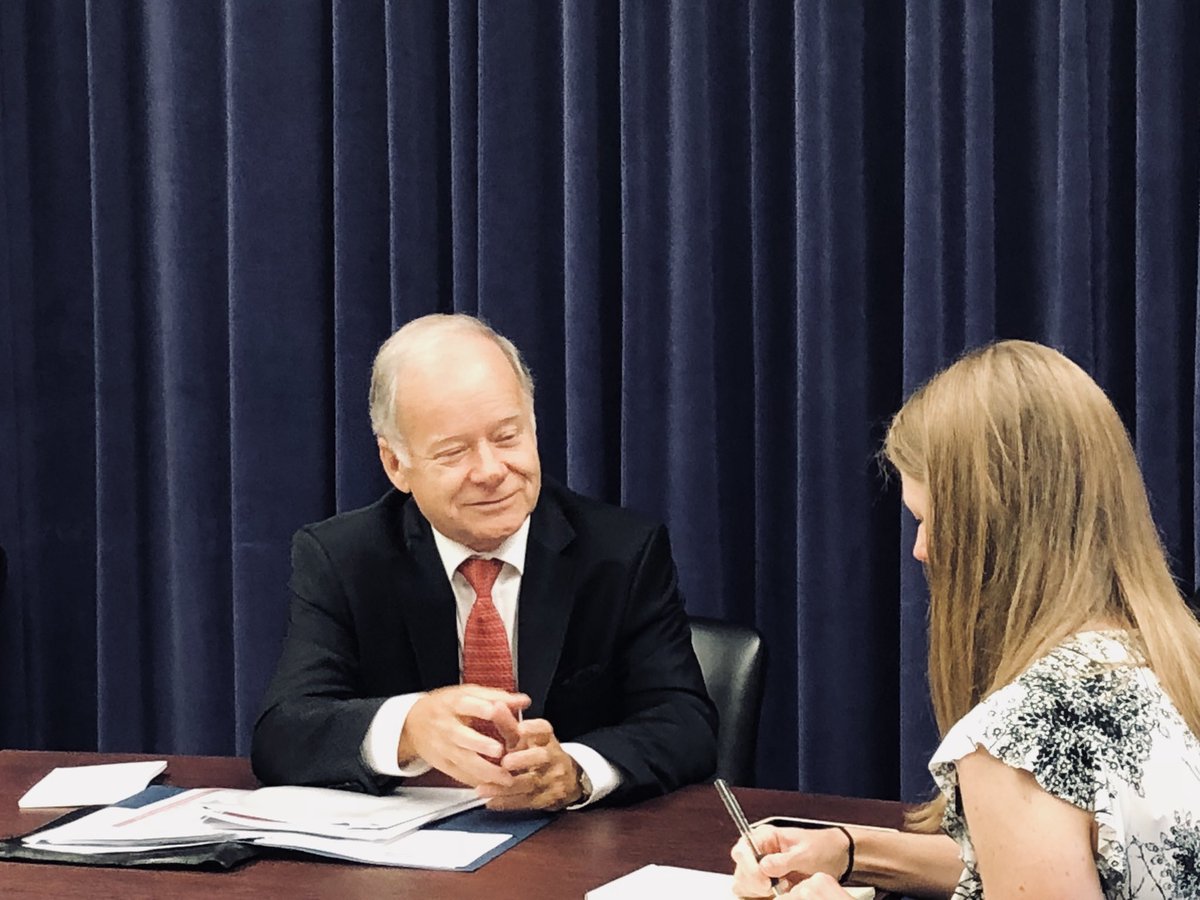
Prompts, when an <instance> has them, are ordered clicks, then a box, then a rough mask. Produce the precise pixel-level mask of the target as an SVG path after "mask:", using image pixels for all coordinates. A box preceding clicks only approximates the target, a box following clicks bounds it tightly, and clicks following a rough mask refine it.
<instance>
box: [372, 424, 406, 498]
mask: <svg viewBox="0 0 1200 900" xmlns="http://www.w3.org/2000/svg"><path fill="white" fill-rule="evenodd" d="M375 443H376V444H378V445H379V461H380V462H381V463H383V474H385V475H386V476H387V479H388V481H390V482H391V483H392V485H393V486H394V487H395V488H396V490H398V491H401V492H403V493H405V494H408V493H411V491H410V490H409V484H408V468H407V467H406V466H404V465H403V464H402V463H401V462H400V457H399V456H397V455H396V451H394V450H393V449H392V447H391V445H390V444H389V443H388V442H387V441H386V440H384V439H383V438H376V439H375Z"/></svg>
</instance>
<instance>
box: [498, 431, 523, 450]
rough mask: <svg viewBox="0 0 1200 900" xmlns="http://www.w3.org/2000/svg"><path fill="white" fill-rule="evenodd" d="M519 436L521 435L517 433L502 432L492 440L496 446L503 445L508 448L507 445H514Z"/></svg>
mask: <svg viewBox="0 0 1200 900" xmlns="http://www.w3.org/2000/svg"><path fill="white" fill-rule="evenodd" d="M520 436H521V433H520V432H519V431H502V432H500V433H499V434H498V435H496V437H495V438H493V440H494V441H495V442H496V443H497V444H503V445H505V446H508V445H509V444H513V443H515V442H516V440H517V438H519V437H520Z"/></svg>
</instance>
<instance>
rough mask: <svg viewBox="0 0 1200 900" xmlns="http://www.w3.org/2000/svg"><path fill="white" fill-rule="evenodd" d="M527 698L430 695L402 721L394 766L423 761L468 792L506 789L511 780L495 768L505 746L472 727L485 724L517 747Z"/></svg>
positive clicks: (468, 687) (445, 691)
mask: <svg viewBox="0 0 1200 900" xmlns="http://www.w3.org/2000/svg"><path fill="white" fill-rule="evenodd" d="M529 702H530V701H529V697H528V696H526V695H525V694H510V693H508V692H506V691H500V690H496V689H495V688H487V687H481V686H480V685H477V684H456V685H452V686H450V687H444V688H438V689H437V690H434V691H430V692H429V693H428V694H426V695H425V696H423V697H421V699H419V700H418V701H417V702H416V703H414V704H413V707H412V709H410V710H409V712H408V717H407V718H406V719H405V720H404V730H403V731H402V732H401V733H400V746H399V747H398V748H397V752H396V760H397V762H398V763H399V764H400V766H401V767H403V766H406V765H409V764H411V763H412V762H413V761H414V760H416V759H422V760H424V761H425V762H427V763H429V765H431V766H432V767H433V768H435V769H437V770H438V771H440V772H444V773H445V774H447V775H449V776H450V777H451V778H453V779H454V780H456V781H461V782H462V783H463V784H465V785H467V786H468V787H478V786H479V785H481V784H495V785H500V786H502V787H508V786H510V785H511V784H512V782H513V776H512V775H511V774H510V773H509V772H507V771H506V770H505V769H503V768H502V767H501V766H499V765H497V764H496V763H494V762H492V760H494V759H499V758H500V757H501V756H503V755H504V752H505V750H506V749H507V748H506V746H505V745H504V744H501V743H500V742H499V741H497V740H494V739H493V738H490V737H488V736H487V735H485V734H481V733H480V732H478V731H476V730H475V729H474V728H473V727H472V725H471V723H472V720H475V719H485V720H487V721H489V722H491V723H492V724H494V725H495V726H496V729H497V730H498V731H499V732H500V734H501V736H502V737H504V739H505V741H507V742H511V743H512V744H514V745H515V743H516V741H517V739H518V735H519V732H518V730H517V716H518V714H519V713H520V712H521V710H523V709H525V708H526V707H528V706H529Z"/></svg>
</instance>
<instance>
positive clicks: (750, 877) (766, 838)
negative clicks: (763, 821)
mask: <svg viewBox="0 0 1200 900" xmlns="http://www.w3.org/2000/svg"><path fill="white" fill-rule="evenodd" d="M754 843H755V844H756V845H757V846H758V850H759V852H760V853H761V854H762V859H761V860H759V861H757V862H756V861H755V859H754V853H753V852H752V851H751V850H750V847H749V846H747V844H746V841H745V839H742V840H739V841H738V842H737V843H736V844H734V846H733V850H732V851H730V856H732V857H733V861H734V862H735V863H737V869H736V870H735V871H734V873H733V893H734V894H736V895H737V896H738V897H769V896H770V895H771V879H772V878H776V879H778V881H779V885H780V887H782V888H785V889H787V890H788V893H787V894H786V895H785V896H787V897H791V898H797V897H818V898H820V897H845V896H846V892H845V891H843V890H842V889H841V888H840V887H838V884H837V878H838V876H839V875H841V874H842V872H844V871H845V870H846V854H847V849H848V847H847V844H846V837H845V835H844V834H842V832H841V831H840V830H838V829H836V828H777V827H775V826H772V825H761V826H759V827H758V828H755V829H754ZM817 873H824V874H826V875H829V876H831V877H830V881H831V882H832V886H833V887H834V888H836V890H835V891H834V892H833V893H828V892H827V886H828V884H829V882H828V881H826V880H825V879H819V880H818V881H817V882H816V883H815V884H806V885H804V886H803V888H800V889H798V890H796V891H793V890H792V888H795V887H796V886H797V885H798V884H799V883H800V882H801V881H803V880H804V879H805V878H807V877H808V876H810V875H815V874H817ZM814 890H815V891H817V893H813V892H812V891H814Z"/></svg>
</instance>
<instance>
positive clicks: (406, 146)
mask: <svg viewBox="0 0 1200 900" xmlns="http://www.w3.org/2000/svg"><path fill="white" fill-rule="evenodd" d="M1196 46H1200V6H1197V5H1195V4H1190V3H1187V2H1183V0H1180V2H1155V3H1141V4H1136V5H1132V4H1128V3H1119V2H1104V0H1100V2H1096V0H1093V2H1086V0H1061V2H1058V3H1046V2H1040V0H1026V2H1006V3H1005V4H1003V5H1002V6H997V7H996V8H995V9H993V7H992V4H990V3H987V2H928V3H926V2H920V3H917V2H913V3H909V4H896V3H871V2H845V0H795V2H793V3H792V4H783V3H777V2H767V0H757V2H749V3H743V2H706V3H705V2H690V0H678V2H674V3H637V2H621V3H616V2H604V0H594V2H576V0H570V2H558V3H553V2H535V0H529V2H504V3H501V2H495V0H484V2H459V0H452V2H450V3H444V2H432V0H430V2H394V3H392V2H373V3H367V2H357V0H342V2H339V0H334V2H332V3H330V2H317V0H293V2H288V3H278V2H266V0H263V2H256V0H236V2H234V0H227V2H225V3H220V4H219V3H209V2H202V3H158V2H152V0H142V2H127V3H85V2H82V0H28V2H19V0H14V2H10V3H3V4H0V177H2V178H3V185H2V186H3V190H0V546H3V548H4V550H5V551H7V555H8V558H9V577H8V586H7V591H6V593H5V596H4V599H3V607H2V609H0V614H2V619H0V621H2V622H3V627H2V629H0V745H3V746H17V747H47V748H83V749H88V748H99V749H105V750H147V751H154V752H180V753H235V752H244V751H245V750H246V747H247V742H248V736H249V730H250V726H251V724H252V721H253V716H254V714H255V710H256V707H257V704H258V702H259V698H260V695H261V692H262V690H263V688H264V686H265V683H266V679H267V678H268V676H269V674H270V671H271V669H272V667H273V665H274V662H275V656H276V653H277V651H278V648H279V642H280V639H281V637H282V632H283V627H284V624H285V620H286V607H287V596H286V588H285V582H286V577H287V569H288V562H287V557H288V540H289V536H290V534H291V532H292V531H293V530H294V529H295V528H297V527H298V526H299V525H301V524H303V523H305V522H308V521H312V520H315V519H319V518H322V517H324V516H327V515H330V514H332V513H333V512H335V511H337V510H340V509H347V508H351V507H354V506H357V505H360V504H362V503H365V502H368V501H370V500H371V499H373V498H374V497H375V496H377V495H378V494H379V493H380V492H382V490H383V488H384V487H385V482H384V480H383V478H382V476H381V473H380V472H379V466H378V462H377V458H376V454H375V451H374V445H373V440H372V438H371V435H370V430H369V426H368V423H367V415H366V409H365V405H366V403H365V397H366V388H367V377H368V369H369V365H370V360H371V358H372V356H373V353H374V350H375V348H376V347H377V346H378V344H379V342H380V341H382V340H383V338H384V337H386V336H387V334H388V333H390V331H391V330H392V329H393V328H394V327H395V326H396V325H398V324H400V323H402V322H404V321H407V320H408V319H410V318H412V317H414V316H417V315H421V314H423V313H426V312H431V311H435V310H443V311H445V310H451V309H455V310H464V311H469V312H473V313H478V314H480V315H482V316H483V317H485V318H487V319H488V320H489V321H490V322H492V323H493V324H494V325H495V326H496V327H497V328H499V329H500V330H501V331H503V332H505V333H506V334H508V335H509V336H510V337H512V338H513V340H514V341H516V343H517V344H518V345H519V346H520V347H522V348H523V350H524V351H525V353H526V354H527V356H528V358H529V360H530V362H531V364H532V366H533V369H534V372H535V376H536V377H537V382H538V398H537V407H538V424H539V437H540V439H541V447H542V452H543V457H544V464H545V467H546V469H547V471H548V472H549V473H551V474H554V475H557V476H558V477H560V478H562V479H565V480H566V481H568V482H569V483H570V484H571V485H572V486H574V487H575V488H577V489H579V490H581V491H584V492H586V493H590V494H593V495H596V496H600V497H604V498H608V499H610V500H613V501H618V502H622V503H625V504H628V505H630V506H633V507H636V508H639V509H641V510H643V511H645V512H648V513H650V514H652V515H654V516H657V517H659V518H661V519H663V520H665V521H666V522H667V523H668V524H669V525H670V527H671V532H672V536H673V541H674V545H675V549H676V555H677V559H678V563H679V567H680V570H681V577H682V581H683V584H684V588H685V591H686V595H687V602H688V608H689V610H690V611H692V612H693V613H696V614H705V615H713V616H718V617H721V618H726V619H730V620H734V621H738V622H743V623H749V624H754V625H756V626H757V627H758V628H759V629H761V630H762V631H763V632H764V634H765V635H766V638H767V643H768V648H769V652H770V672H769V688H768V694H767V700H766V708H765V711H764V723H763V727H762V729H761V732H760V740H759V775H760V777H759V781H760V783H761V784H764V785H770V786H783V787H801V788H805V789H810V790H823V791H835V792H842V793H854V794H866V795H874V796H884V797H888V796H905V797H909V798H914V797H920V796H922V795H924V793H925V792H926V791H928V789H929V787H930V782H929V779H928V777H927V775H926V774H925V772H924V762H925V758H926V756H927V755H928V753H929V751H930V749H931V748H932V745H933V742H934V731H933V728H932V725H931V722H930V716H929V712H928V700H927V692H926V688H925V681H924V655H925V631H924V628H925V612H926V603H927V600H926V595H925V589H924V585H923V583H922V579H921V574H920V571H919V568H918V567H917V566H916V564H915V563H913V562H912V561H911V558H910V556H909V547H910V543H911V539H912V532H911V527H910V525H908V524H907V523H906V522H905V520H904V517H903V516H902V515H901V513H900V510H899V505H898V502H897V494H898V492H897V490H896V486H895V485H894V484H888V483H886V482H885V481H884V479H882V478H881V476H880V473H879V471H878V468H877V466H876V463H875V460H874V454H875V451H876V448H877V446H878V442H879V440H880V437H881V435H882V430H883V428H884V427H885V425H886V421H887V417H888V415H889V414H890V413H891V412H892V411H894V410H895V408H897V407H898V406H899V404H900V402H901V401H902V399H903V396H904V394H905V393H906V391H908V390H910V389H911V388H912V387H914V386H915V385H916V384H918V383H919V382H920V381H922V380H923V379H924V378H926V377H928V376H929V375H930V374H932V373H933V372H934V371H935V370H936V369H938V368H940V367H941V366H942V365H944V364H946V363H947V362H949V361H950V360H952V359H953V358H954V357H955V356H956V355H957V354H959V353H960V352H961V351H962V350H963V349H965V348H967V347H970V346H974V345H976V344H978V343H981V342H983V341H987V340H989V339H992V338H994V337H1028V338H1034V339H1039V340H1043V341H1046V342H1048V343H1051V344H1054V345H1056V346H1059V347H1061V348H1062V349H1064V350H1065V351H1066V352H1067V353H1069V354H1070V355H1071V356H1073V357H1074V358H1075V359H1077V360H1078V361H1079V362H1080V363H1081V364H1082V365H1084V366H1085V367H1086V368H1088V369H1089V371H1091V372H1092V373H1093V374H1094V375H1095V376H1096V377H1097V378H1098V380H1099V381H1100V382H1101V383H1102V384H1103V385H1104V386H1105V388H1106V389H1108V390H1109V392H1110V394H1111V395H1112V396H1113V398H1114V400H1115V401H1116V403H1117V405H1118V408H1119V409H1120V410H1121V412H1122V414H1123V416H1124V417H1125V419H1126V421H1127V423H1128V424H1129V427H1130V429H1131V431H1132V432H1133V433H1134V435H1135V437H1136V443H1137V447H1138V452H1139V454H1140V456H1141V459H1142V462H1143V464H1144V467H1145V470H1146V475H1147V479H1148V482H1149V486H1150V491H1151V496H1152V500H1153V503H1154V507H1155V512H1156V514H1157V516H1158V521H1159V524H1160V526H1161V528H1162V531H1163V535H1164V540H1165V542H1166V545H1167V547H1168V550H1169V552H1170V554H1171V559H1172V563H1173V564H1174V565H1175V567H1176V572H1177V574H1178V576H1179V578H1180V581H1181V583H1182V585H1183V586H1184V587H1185V588H1190V587H1191V585H1192V584H1193V583H1194V581H1195V579H1196V561H1197V558H1198V553H1197V540H1198V530H1197V528H1196V524H1197V521H1198V519H1200V506H1198V504H1197V488H1198V483H1197V479H1198V478H1200V467H1198V466H1197V464H1196V460H1197V456H1198V453H1200V447H1198V445H1197V437H1196V432H1195V427H1194V423H1195V416H1196V410H1197V404H1198V402H1200V400H1198V398H1200V385H1198V384H1197V367H1196V359H1197V355H1196V348H1197V340H1198V336H1197V319H1196V308H1197V304H1198V302H1200V299H1198V296H1197V277H1196V276H1197V258H1198V254H1200V242H1198V220H1200V194H1198V182H1200V159H1198V146H1197V145H1198V139H1200V117H1198V115H1197V112H1198V110H1200V64H1198V63H1197V56H1196V54H1195V53H1193V52H1191V51H1192V49H1193V48H1194V47H1196Z"/></svg>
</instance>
